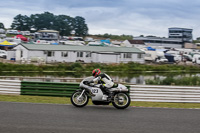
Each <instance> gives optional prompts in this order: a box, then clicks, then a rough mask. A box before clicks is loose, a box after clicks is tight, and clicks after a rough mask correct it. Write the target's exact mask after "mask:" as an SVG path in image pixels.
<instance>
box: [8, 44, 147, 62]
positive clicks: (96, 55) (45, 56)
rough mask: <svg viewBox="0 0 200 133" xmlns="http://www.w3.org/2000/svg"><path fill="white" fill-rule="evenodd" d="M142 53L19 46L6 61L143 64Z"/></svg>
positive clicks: (84, 48)
mask: <svg viewBox="0 0 200 133" xmlns="http://www.w3.org/2000/svg"><path fill="white" fill-rule="evenodd" d="M143 57H144V52H142V51H141V50H139V49H138V48H128V47H106V46H105V47H100V46H71V45H50V44H20V45H18V46H16V47H14V48H13V51H9V52H8V56H7V59H13V58H15V60H16V61H22V60H23V61H35V60H37V59H38V60H39V59H42V60H44V62H47V63H51V62H77V61H81V62H85V63H91V62H95V63H128V62H138V63H144V58H143Z"/></svg>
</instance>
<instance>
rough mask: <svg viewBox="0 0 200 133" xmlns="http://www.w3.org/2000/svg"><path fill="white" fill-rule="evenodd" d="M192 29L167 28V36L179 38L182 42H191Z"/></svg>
mask: <svg viewBox="0 0 200 133" xmlns="http://www.w3.org/2000/svg"><path fill="white" fill-rule="evenodd" d="M192 31H193V30H192V29H186V28H176V27H175V28H169V38H177V39H181V40H182V42H183V44H184V43H186V42H192V40H193V36H192Z"/></svg>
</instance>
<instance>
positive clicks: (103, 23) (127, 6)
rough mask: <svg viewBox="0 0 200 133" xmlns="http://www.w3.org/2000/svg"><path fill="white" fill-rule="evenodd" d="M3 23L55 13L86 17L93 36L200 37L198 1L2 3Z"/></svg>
mask: <svg viewBox="0 0 200 133" xmlns="http://www.w3.org/2000/svg"><path fill="white" fill-rule="evenodd" d="M0 1H1V4H0V9H1V13H0V22H2V23H3V24H4V25H5V27H6V28H8V27H10V25H11V23H12V21H13V18H14V17H15V16H16V15H18V14H22V15H28V16H30V15H31V14H36V13H43V12H45V11H48V12H51V13H53V14H55V15H61V14H64V15H68V16H71V17H75V16H82V17H84V18H85V19H86V23H87V24H88V27H89V33H90V34H105V33H109V34H117V35H122V34H126V35H133V36H139V35H155V36H161V37H167V36H168V28H170V27H182V28H192V29H193V35H194V39H196V37H199V36H200V32H199V31H200V23H199V20H200V15H199V14H200V8H199V7H200V1H198V0H192V1H191V0H56V1H55V0H34V1H33V0H0Z"/></svg>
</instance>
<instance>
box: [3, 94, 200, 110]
mask: <svg viewBox="0 0 200 133" xmlns="http://www.w3.org/2000/svg"><path fill="white" fill-rule="evenodd" d="M0 101H7V102H28V103H50V104H71V102H70V98H68V97H47V96H24V95H0ZM89 105H92V102H91V100H90V102H89ZM130 106H134V107H161V108H165V107H166V108H198V109H200V103H159V102H131V105H130Z"/></svg>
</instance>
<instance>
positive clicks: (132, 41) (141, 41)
mask: <svg viewBox="0 0 200 133" xmlns="http://www.w3.org/2000/svg"><path fill="white" fill-rule="evenodd" d="M128 41H129V42H130V43H131V44H143V45H145V44H144V41H143V40H128Z"/></svg>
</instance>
